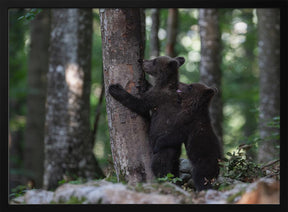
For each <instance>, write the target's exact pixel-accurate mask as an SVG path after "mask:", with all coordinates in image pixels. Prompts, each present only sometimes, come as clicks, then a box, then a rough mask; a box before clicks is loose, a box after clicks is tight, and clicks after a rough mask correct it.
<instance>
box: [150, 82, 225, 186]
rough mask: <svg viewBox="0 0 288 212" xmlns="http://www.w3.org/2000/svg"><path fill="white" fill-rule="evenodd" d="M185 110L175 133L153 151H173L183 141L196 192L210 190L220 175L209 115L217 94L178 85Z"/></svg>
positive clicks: (218, 153)
mask: <svg viewBox="0 0 288 212" xmlns="http://www.w3.org/2000/svg"><path fill="white" fill-rule="evenodd" d="M177 92H178V93H179V95H180V97H181V99H182V102H181V106H182V110H181V112H180V113H179V114H177V116H176V118H175V122H174V131H173V133H171V134H169V135H167V136H168V137H169V142H170V143H169V142H166V140H167V139H166V138H163V140H159V141H158V143H157V146H156V147H155V148H154V150H155V151H156V152H157V151H158V149H163V148H165V147H166V148H170V147H171V146H174V145H175V143H181V142H183V141H184V144H185V148H186V152H187V156H188V158H189V160H190V162H191V164H192V167H193V170H192V178H193V181H194V185H195V187H196V190H197V191H201V190H204V189H209V188H211V183H212V182H213V180H215V179H216V178H217V177H218V175H219V165H218V160H219V159H220V158H221V156H222V155H221V154H222V153H221V146H220V143H219V140H218V138H217V137H216V135H215V133H214V131H213V128H212V125H211V121H210V116H209V104H210V101H211V99H212V97H213V96H214V95H215V93H217V89H216V88H210V87H208V86H206V85H204V84H201V83H192V84H189V85H187V84H184V83H179V89H178V90H177Z"/></svg>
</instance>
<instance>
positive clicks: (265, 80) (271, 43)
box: [257, 9, 280, 162]
mask: <svg viewBox="0 0 288 212" xmlns="http://www.w3.org/2000/svg"><path fill="white" fill-rule="evenodd" d="M257 16H258V33H259V43H258V47H259V69H260V108H259V131H260V137H261V139H263V142H261V143H259V152H258V160H259V161H260V162H267V161H270V160H272V159H274V158H278V157H279V150H277V149H276V148H275V146H276V145H279V140H275V139H268V137H269V136H271V135H272V134H273V133H279V129H273V128H271V127H268V126H267V124H268V123H269V122H271V121H272V119H273V117H275V116H279V115H280V11H279V9H257Z"/></svg>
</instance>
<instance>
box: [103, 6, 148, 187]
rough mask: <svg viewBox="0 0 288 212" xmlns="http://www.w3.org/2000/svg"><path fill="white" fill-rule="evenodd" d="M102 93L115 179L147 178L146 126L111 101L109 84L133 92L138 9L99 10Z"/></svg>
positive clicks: (139, 48) (139, 47)
mask: <svg viewBox="0 0 288 212" xmlns="http://www.w3.org/2000/svg"><path fill="white" fill-rule="evenodd" d="M100 20H101V35H102V49H103V66H104V69H103V71H104V81H105V96H106V107H107V117H108V125H109V131H110V142H111V149H112V156H113V161H114V167H115V170H116V174H117V177H118V180H126V181H128V182H129V183H136V182H144V181H150V180H151V179H152V177H153V175H152V171H151V168H150V165H151V162H150V161H151V152H150V148H149V142H148V135H147V126H146V124H145V122H144V121H143V119H142V118H141V117H140V116H138V115H136V114H135V113H133V112H131V111H130V110H129V109H127V108H125V107H124V106H122V105H121V104H120V103H119V102H117V101H116V100H114V99H113V98H112V97H111V96H110V95H109V93H108V86H109V85H110V84H115V83H119V84H121V85H122V86H123V87H124V88H125V89H126V90H127V91H128V92H129V93H131V94H133V95H136V94H137V88H136V86H137V85H138V80H141V78H142V77H143V72H142V70H141V67H140V65H139V63H138V59H140V58H143V53H144V46H143V43H142V39H141V38H142V36H141V21H140V9H100Z"/></svg>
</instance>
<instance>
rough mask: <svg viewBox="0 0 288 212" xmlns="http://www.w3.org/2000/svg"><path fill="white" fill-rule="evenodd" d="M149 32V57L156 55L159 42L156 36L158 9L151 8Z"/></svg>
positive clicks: (157, 30)
mask: <svg viewBox="0 0 288 212" xmlns="http://www.w3.org/2000/svg"><path fill="white" fill-rule="evenodd" d="M151 18H152V26H151V34H150V58H154V57H158V56H159V50H160V43H159V38H158V32H159V9H151Z"/></svg>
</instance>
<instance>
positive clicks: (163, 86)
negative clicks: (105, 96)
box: [109, 56, 185, 177]
mask: <svg viewBox="0 0 288 212" xmlns="http://www.w3.org/2000/svg"><path fill="white" fill-rule="evenodd" d="M184 62H185V59H184V58H183V57H175V58H171V57H167V56H160V57H157V58H155V59H153V60H144V61H143V62H142V67H143V70H144V72H145V73H147V74H149V75H152V76H153V77H154V78H155V85H154V86H153V87H152V86H150V88H149V89H148V90H147V91H145V89H144V91H145V92H143V88H140V89H141V91H142V92H143V93H142V92H140V98H138V97H135V96H132V95H131V94H129V93H128V92H127V91H125V90H124V89H123V88H122V86H121V85H119V84H116V85H110V86H109V93H110V94H111V95H112V96H113V97H114V98H115V99H116V100H118V101H119V102H120V103H122V104H123V105H124V106H126V107H128V108H129V109H130V110H132V111H134V112H136V113H138V114H140V115H141V116H143V117H144V118H146V119H149V120H150V127H149V142H150V146H151V149H152V150H153V152H155V151H154V147H155V145H156V144H157V142H158V140H159V139H161V140H169V137H167V136H166V135H167V134H170V133H171V132H172V131H173V128H172V125H173V120H174V116H175V115H176V114H178V113H179V112H180V110H181V105H180V104H179V101H178V98H179V96H178V94H177V89H178V83H179V81H178V68H179V67H180V66H181V65H182V64H183V63H184ZM163 137H166V138H165V139H162V138H163ZM164 142H165V141H164ZM180 154H181V143H177V144H175V145H174V146H170V147H167V148H164V149H159V150H158V151H157V153H156V152H155V154H153V156H152V164H151V167H152V171H153V173H154V175H155V176H156V177H164V176H166V175H167V174H168V173H172V174H173V175H174V176H179V157H180Z"/></svg>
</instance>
